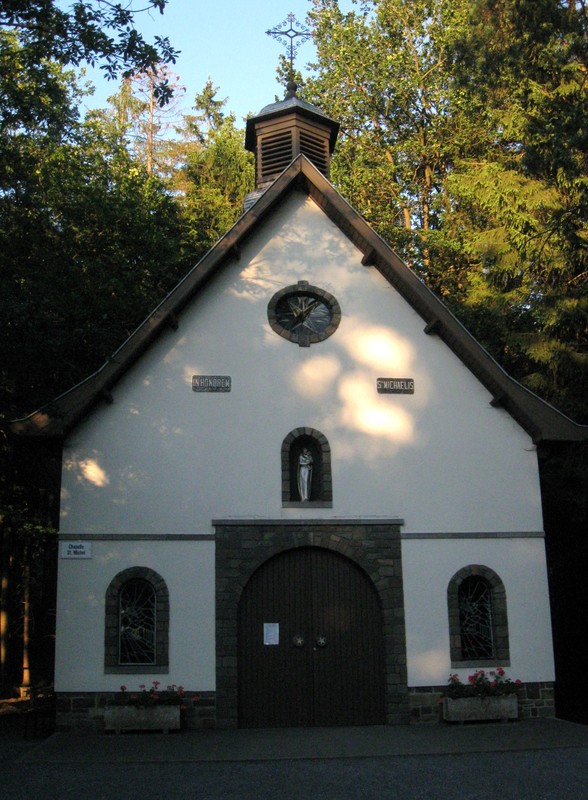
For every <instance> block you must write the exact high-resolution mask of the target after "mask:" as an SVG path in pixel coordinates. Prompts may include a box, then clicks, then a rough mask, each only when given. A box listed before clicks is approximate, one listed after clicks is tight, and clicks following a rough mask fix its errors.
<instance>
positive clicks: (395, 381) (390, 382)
mask: <svg viewBox="0 0 588 800" xmlns="http://www.w3.org/2000/svg"><path fill="white" fill-rule="evenodd" d="M376 386H377V389H378V394H414V378H378V379H377V380H376Z"/></svg>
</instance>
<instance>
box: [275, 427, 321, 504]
mask: <svg viewBox="0 0 588 800" xmlns="http://www.w3.org/2000/svg"><path fill="white" fill-rule="evenodd" d="M302 436H308V437H310V438H311V439H314V440H315V442H316V444H317V447H318V449H319V451H320V454H321V459H322V462H321V496H320V500H310V501H306V502H304V503H303V502H301V501H300V500H296V499H295V498H293V497H292V491H291V481H290V451H291V449H292V446H293V445H294V444H295V442H296V441H297V440H298V439H300V438H301V437H302ZM281 460H282V506H283V507H284V508H290V507H294V508H332V506H333V479H332V473H331V447H330V445H329V441H328V439H327V437H326V436H325V435H324V434H322V433H321V432H320V431H317V430H316V429H315V428H295V429H294V430H293V431H290V433H289V434H288V435H287V436H286V438H285V439H284V441H283V442H282V451H281Z"/></svg>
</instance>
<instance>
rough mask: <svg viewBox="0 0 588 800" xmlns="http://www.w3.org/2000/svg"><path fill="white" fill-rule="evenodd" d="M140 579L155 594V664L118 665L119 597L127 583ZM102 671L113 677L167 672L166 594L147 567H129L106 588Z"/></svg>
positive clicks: (154, 573) (165, 588)
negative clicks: (146, 583) (145, 582)
mask: <svg viewBox="0 0 588 800" xmlns="http://www.w3.org/2000/svg"><path fill="white" fill-rule="evenodd" d="M135 578H139V579H141V580H145V581H147V582H148V583H150V584H151V586H152V587H153V590H154V591H155V619H156V629H155V663H154V664H119V663H118V648H119V641H118V639H119V623H120V618H119V596H120V590H121V588H122V586H123V585H124V584H125V583H127V581H130V580H133V579H135ZM104 610H105V620H104V672H105V674H116V675H150V674H153V675H155V674H166V673H167V672H169V592H168V588H167V585H166V583H165V581H164V580H163V578H162V577H161V575H158V574H157V572H155V571H154V570H152V569H150V568H149V567H129V568H128V569H125V570H123V571H122V572H119V573H118V575H116V576H115V577H114V578H113V579H112V580H111V582H110V584H109V585H108V588H107V590H106V596H105V609H104Z"/></svg>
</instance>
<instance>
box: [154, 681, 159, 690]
mask: <svg viewBox="0 0 588 800" xmlns="http://www.w3.org/2000/svg"><path fill="white" fill-rule="evenodd" d="M153 685H154V686H155V688H156V689H157V687H158V686H159V681H153Z"/></svg>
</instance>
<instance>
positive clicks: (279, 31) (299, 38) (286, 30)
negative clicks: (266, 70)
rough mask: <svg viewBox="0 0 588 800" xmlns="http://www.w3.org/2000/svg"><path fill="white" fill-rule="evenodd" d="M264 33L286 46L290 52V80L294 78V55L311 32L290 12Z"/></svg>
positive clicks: (310, 35)
mask: <svg viewBox="0 0 588 800" xmlns="http://www.w3.org/2000/svg"><path fill="white" fill-rule="evenodd" d="M294 24H296V25H298V27H299V28H300V30H296V28H295V27H294ZM266 33H267V35H268V36H271V37H272V39H277V40H278V42H279V43H280V44H283V45H284V46H285V47H286V48H288V50H289V53H290V55H289V58H290V80H294V56H295V54H296V51H297V50H298V48H299V47H300V45H301V44H302V42H304V41H306V39H310V38H311V37H312V33H311V32H310V31H309V30H308V28H307V27H306V25H302V23H300V22H298V20H297V19H296V17H295V16H294V14H292V13H290V14H288V16H287V17H286V19H285V20H284V21H283V22H282V23H281V24H280V25H278V26H277V27H276V28H275V29H274V30H273V31H266Z"/></svg>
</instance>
